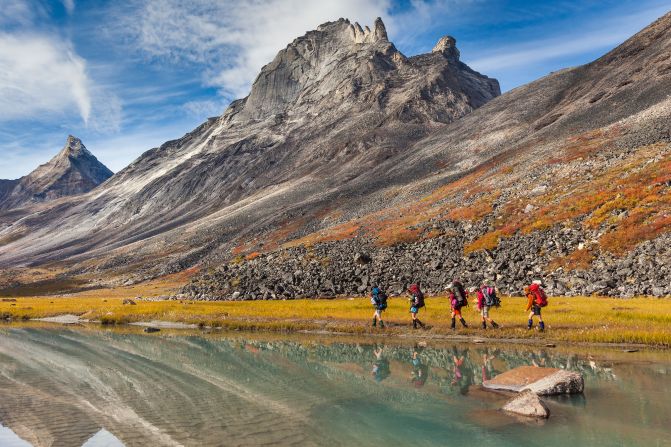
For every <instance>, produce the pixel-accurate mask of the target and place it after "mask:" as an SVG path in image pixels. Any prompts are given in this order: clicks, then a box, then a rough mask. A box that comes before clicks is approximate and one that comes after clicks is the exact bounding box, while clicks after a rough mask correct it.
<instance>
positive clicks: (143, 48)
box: [0, 0, 671, 179]
mask: <svg viewBox="0 0 671 447" xmlns="http://www.w3.org/2000/svg"><path fill="white" fill-rule="evenodd" d="M670 9H671V6H670V5H669V2H668V0H664V1H661V0H593V1H591V0H584V1H569V0H555V1H541V0H537V1H530V0H248V1H244V0H0V178H8V179H14V178H19V177H21V176H23V175H26V174H28V173H29V172H30V171H32V170H33V169H35V168H36V167H37V166H38V165H39V164H42V163H45V162H47V161H48V160H49V159H51V158H52V157H53V156H54V155H55V154H56V153H57V152H58V151H59V150H60V149H61V148H62V147H63V145H64V144H65V140H66V138H67V136H68V135H69V134H72V135H75V136H78V137H79V138H81V139H82V141H83V142H84V144H85V145H86V146H87V147H88V149H89V150H91V151H92V152H93V153H94V154H95V155H96V156H97V157H98V159H99V160H100V161H102V162H103V163H105V164H106V165H107V166H108V167H109V168H110V169H112V170H113V171H115V172H117V171H119V170H120V169H122V168H124V167H125V166H127V165H128V164H129V163H131V162H132V161H133V160H134V159H135V158H137V157H138V156H139V155H140V154H142V153H143V152H145V151H146V150H149V149H151V148H153V147H156V146H159V145H161V144H162V143H164V142H165V141H168V140H171V139H175V138H179V137H181V136H182V135H184V134H185V133H187V132H189V131H191V130H193V129H194V128H195V127H197V126H198V125H199V124H201V123H202V122H203V121H205V120H206V119H207V118H208V117H211V116H217V115H220V114H222V113H223V111H224V110H225V109H226V107H227V106H228V104H229V103H230V102H231V101H232V100H234V99H236V98H241V97H244V96H246V95H247V94H248V93H249V89H250V86H251V84H252V82H253V81H254V79H255V77H256V75H257V74H258V72H259V70H260V69H261V67H262V66H263V65H265V64H266V63H268V62H270V61H271V60H272V59H273V57H274V56H275V54H276V53H277V52H278V51H279V50H280V49H282V48H284V47H285V46H286V45H287V44H288V43H289V42H291V41H292V40H293V39H294V38H296V37H298V36H301V35H303V34H304V33H305V32H306V31H309V30H312V29H315V28H316V27H317V26H318V25H319V24H321V23H323V22H326V21H330V20H337V19H338V18H340V17H346V18H349V19H350V20H352V21H358V22H359V23H361V24H362V25H369V26H372V24H373V21H374V20H375V18H376V17H378V16H380V17H382V18H383V20H384V22H385V24H386V27H387V31H388V34H389V38H390V40H391V41H392V42H394V44H395V45H396V47H397V48H398V49H399V50H400V51H401V52H403V53H404V54H405V55H406V56H412V55H415V54H420V53H426V52H429V51H431V48H432V47H433V45H434V44H435V43H436V42H437V41H438V39H439V38H440V37H441V36H443V35H446V34H449V35H452V36H454V37H455V38H456V39H457V46H458V48H459V50H460V51H461V59H462V61H464V62H466V63H467V64H468V65H470V66H471V68H473V69H475V70H477V71H479V72H481V73H483V74H486V75H488V76H490V77H494V78H497V79H498V80H499V82H500V83H501V88H502V90H503V91H507V90H510V89H513V88H515V87H517V86H520V85H523V84H525V83H528V82H531V81H533V80H535V79H538V78H540V77H542V76H545V75H547V74H549V73H550V72H552V71H556V70H559V69H562V68H566V67H571V66H576V65H581V64H584V63H587V62H590V61H592V60H594V59H596V58H598V57H599V56H601V55H603V54H604V53H606V52H607V51H609V50H610V49H612V48H614V47H616V46H617V45H618V44H620V43H622V42H623V41H624V40H626V39H627V38H628V37H630V36H631V35H633V34H635V33H636V32H638V31H639V30H640V29H642V28H644V27H645V26H647V25H648V24H649V23H651V22H653V21H654V20H655V19H657V18H658V17H660V16H662V15H663V14H665V13H666V12H668V11H669V10H670Z"/></svg>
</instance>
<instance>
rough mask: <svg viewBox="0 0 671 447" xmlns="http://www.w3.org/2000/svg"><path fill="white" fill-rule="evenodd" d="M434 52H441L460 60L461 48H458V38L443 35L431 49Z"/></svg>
mask: <svg viewBox="0 0 671 447" xmlns="http://www.w3.org/2000/svg"><path fill="white" fill-rule="evenodd" d="M431 51H432V52H433V53H441V54H442V55H443V56H445V57H447V58H451V59H456V60H459V56H460V54H459V50H458V49H457V39H455V38H454V37H452V36H443V37H441V38H440V39H439V40H438V42H437V43H436V45H435V46H434V47H433V50H431Z"/></svg>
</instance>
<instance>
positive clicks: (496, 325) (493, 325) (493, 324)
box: [491, 321, 499, 329]
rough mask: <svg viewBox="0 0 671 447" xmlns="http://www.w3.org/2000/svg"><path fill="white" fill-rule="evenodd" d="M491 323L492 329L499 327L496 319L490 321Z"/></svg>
mask: <svg viewBox="0 0 671 447" xmlns="http://www.w3.org/2000/svg"><path fill="white" fill-rule="evenodd" d="M491 324H492V327H493V328H494V329H498V328H499V325H498V324H497V323H496V321H492V323H491Z"/></svg>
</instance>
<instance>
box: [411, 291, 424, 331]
mask: <svg viewBox="0 0 671 447" xmlns="http://www.w3.org/2000/svg"><path fill="white" fill-rule="evenodd" d="M408 293H409V294H410V298H409V299H408V301H410V314H411V315H412V328H413V329H417V325H419V326H420V327H422V328H424V323H422V322H421V321H419V318H417V314H418V313H419V309H421V308H422V307H424V294H423V293H422V291H421V290H420V289H419V284H410V287H408Z"/></svg>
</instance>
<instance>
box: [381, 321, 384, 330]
mask: <svg viewBox="0 0 671 447" xmlns="http://www.w3.org/2000/svg"><path fill="white" fill-rule="evenodd" d="M380 328H381V329H384V321H382V320H380Z"/></svg>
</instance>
